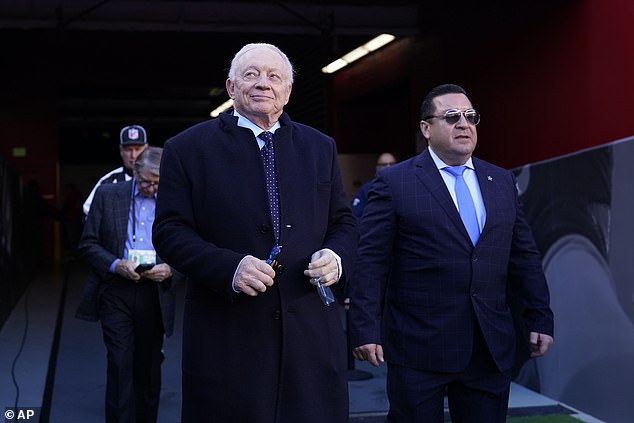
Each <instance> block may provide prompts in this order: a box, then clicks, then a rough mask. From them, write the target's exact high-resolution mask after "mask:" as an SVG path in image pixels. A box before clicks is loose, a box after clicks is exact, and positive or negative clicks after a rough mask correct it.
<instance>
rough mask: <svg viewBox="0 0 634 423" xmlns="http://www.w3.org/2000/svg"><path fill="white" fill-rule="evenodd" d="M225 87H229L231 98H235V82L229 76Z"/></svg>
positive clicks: (228, 92) (228, 91)
mask: <svg viewBox="0 0 634 423" xmlns="http://www.w3.org/2000/svg"><path fill="white" fill-rule="evenodd" d="M225 87H226V88H227V94H229V98H233V82H231V80H230V79H229V78H227V81H226V82H225Z"/></svg>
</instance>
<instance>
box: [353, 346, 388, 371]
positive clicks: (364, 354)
mask: <svg viewBox="0 0 634 423" xmlns="http://www.w3.org/2000/svg"><path fill="white" fill-rule="evenodd" d="M352 355H354V358H356V359H357V360H359V361H365V360H368V361H369V362H370V364H372V365H373V366H374V367H379V364H381V363H383V361H385V360H384V359H383V347H382V346H381V345H380V344H365V345H361V346H360V347H356V348H355V349H353V350H352Z"/></svg>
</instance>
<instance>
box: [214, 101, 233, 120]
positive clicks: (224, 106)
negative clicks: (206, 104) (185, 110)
mask: <svg viewBox="0 0 634 423" xmlns="http://www.w3.org/2000/svg"><path fill="white" fill-rule="evenodd" d="M231 106H233V99H232V98H230V99H229V100H227V101H225V102H224V103H222V104H221V105H220V106H218V107H216V108H215V109H213V110H212V111H211V113H209V116H211V117H214V118H216V117H218V115H220V113H222V112H224V111H225V110H227V109H228V108H229V107H231Z"/></svg>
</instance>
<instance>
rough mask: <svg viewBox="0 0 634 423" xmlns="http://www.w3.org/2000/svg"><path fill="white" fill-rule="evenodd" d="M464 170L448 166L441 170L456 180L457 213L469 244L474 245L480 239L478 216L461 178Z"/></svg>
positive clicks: (461, 167) (465, 184)
mask: <svg viewBox="0 0 634 423" xmlns="http://www.w3.org/2000/svg"><path fill="white" fill-rule="evenodd" d="M466 168H467V167H466V166H448V167H445V168H443V170H446V171H447V172H449V173H451V174H452V175H453V176H455V178H456V185H455V190H456V199H457V200H458V212H459V213H460V217H461V218H462V223H464V226H465V228H466V229H467V232H468V233H469V237H470V238H471V242H472V243H473V245H476V243H477V242H478V238H480V226H479V225H478V216H477V214H476V209H475V204H474V203H473V197H471V191H469V187H468V186H467V183H466V182H465V180H464V178H463V177H462V174H463V173H464V171H465V169H466Z"/></svg>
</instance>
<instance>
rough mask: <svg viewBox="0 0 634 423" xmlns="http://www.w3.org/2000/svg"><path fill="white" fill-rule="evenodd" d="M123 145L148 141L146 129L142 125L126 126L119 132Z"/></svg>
mask: <svg viewBox="0 0 634 423" xmlns="http://www.w3.org/2000/svg"><path fill="white" fill-rule="evenodd" d="M119 138H120V139H121V145H143V144H146V143H147V136H146V133H145V129H144V128H143V127H142V126H141V125H130V126H126V127H125V128H123V129H122V130H121V133H120V134H119Z"/></svg>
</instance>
